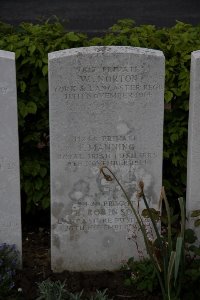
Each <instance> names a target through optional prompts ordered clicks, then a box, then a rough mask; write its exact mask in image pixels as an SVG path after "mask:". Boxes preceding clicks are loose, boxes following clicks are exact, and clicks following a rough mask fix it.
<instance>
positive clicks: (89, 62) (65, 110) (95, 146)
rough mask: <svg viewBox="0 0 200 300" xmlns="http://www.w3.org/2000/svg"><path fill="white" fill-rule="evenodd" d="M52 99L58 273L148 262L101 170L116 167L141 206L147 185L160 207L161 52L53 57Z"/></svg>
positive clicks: (101, 51)
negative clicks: (141, 187)
mask: <svg viewBox="0 0 200 300" xmlns="http://www.w3.org/2000/svg"><path fill="white" fill-rule="evenodd" d="M49 95H50V147H51V207H52V237H51V242H52V246H51V256H52V260H51V261H52V269H53V270H54V271H57V272H60V271H62V270H65V269H67V270H72V271H87V270H88V271H92V270H115V269H118V268H120V265H121V263H122V262H123V261H124V260H126V259H128V258H129V257H132V256H134V257H136V258H138V257H141V256H142V254H141V251H142V246H141V245H143V243H142V237H141V233H140V232H139V231H138V228H137V225H136V223H135V219H134V217H133V214H132V212H131V209H130V208H129V206H128V204H127V202H126V200H125V198H124V196H123V194H122V191H121V190H120V188H119V186H118V185H117V183H116V182H115V181H112V182H106V181H105V179H104V178H103V177H102V175H101V174H100V173H99V167H100V166H101V165H102V164H105V165H107V166H108V167H110V168H111V169H112V171H113V172H114V173H115V174H116V176H117V177H118V179H119V180H120V181H121V182H122V184H123V185H124V188H125V189H126V191H127V192H128V194H129V196H130V197H131V201H132V203H133V204H134V205H135V206H136V207H137V206H138V205H139V206H140V208H141V207H143V204H142V201H139V203H138V199H137V196H136V194H137V185H138V182H139V180H143V181H144V185H145V189H144V190H145V193H146V196H147V198H148V201H149V204H150V206H154V207H156V208H157V207H158V201H159V196H160V190H161V180H162V144H163V110H164V56H163V53H162V52H160V51H156V50H151V49H142V48H133V47H88V48H78V49H70V50H64V51H58V52H54V53H50V54H49ZM147 226H148V224H147ZM129 236H134V237H135V239H134V241H132V240H129V239H128V237H129ZM136 236H137V238H136Z"/></svg>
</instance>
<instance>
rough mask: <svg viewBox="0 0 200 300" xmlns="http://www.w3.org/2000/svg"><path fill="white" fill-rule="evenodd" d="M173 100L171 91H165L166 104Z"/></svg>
mask: <svg viewBox="0 0 200 300" xmlns="http://www.w3.org/2000/svg"><path fill="white" fill-rule="evenodd" d="M172 98H173V93H172V92H171V91H166V92H165V101H166V102H167V103H168V102H170V101H171V100H172Z"/></svg>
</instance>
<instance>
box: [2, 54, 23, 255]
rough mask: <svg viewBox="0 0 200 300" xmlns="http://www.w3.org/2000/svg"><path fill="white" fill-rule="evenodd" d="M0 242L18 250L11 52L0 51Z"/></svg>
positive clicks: (19, 220) (14, 115)
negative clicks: (11, 245)
mask: <svg viewBox="0 0 200 300" xmlns="http://www.w3.org/2000/svg"><path fill="white" fill-rule="evenodd" d="M0 70H1V72H0V243H7V244H15V245H16V247H17V249H18V250H19V252H20V255H21V251H22V241H21V204H20V179H19V178H20V177H19V146H18V119H17V93H16V70H15V54H14V53H13V52H7V51H1V50H0Z"/></svg>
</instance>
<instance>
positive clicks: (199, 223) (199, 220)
mask: <svg viewBox="0 0 200 300" xmlns="http://www.w3.org/2000/svg"><path fill="white" fill-rule="evenodd" d="M194 226H195V227H199V226H200V219H197V220H195V221H194Z"/></svg>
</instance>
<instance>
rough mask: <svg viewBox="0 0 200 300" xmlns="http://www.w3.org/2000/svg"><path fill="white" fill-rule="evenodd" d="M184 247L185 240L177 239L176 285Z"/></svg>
mask: <svg viewBox="0 0 200 300" xmlns="http://www.w3.org/2000/svg"><path fill="white" fill-rule="evenodd" d="M182 247H183V238H182V237H177V240H176V256H175V267H174V284H175V283H176V280H177V276H178V270H179V265H180V261H181V255H182Z"/></svg>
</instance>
